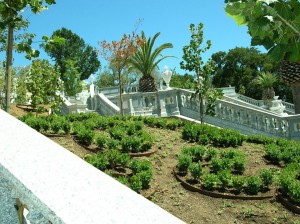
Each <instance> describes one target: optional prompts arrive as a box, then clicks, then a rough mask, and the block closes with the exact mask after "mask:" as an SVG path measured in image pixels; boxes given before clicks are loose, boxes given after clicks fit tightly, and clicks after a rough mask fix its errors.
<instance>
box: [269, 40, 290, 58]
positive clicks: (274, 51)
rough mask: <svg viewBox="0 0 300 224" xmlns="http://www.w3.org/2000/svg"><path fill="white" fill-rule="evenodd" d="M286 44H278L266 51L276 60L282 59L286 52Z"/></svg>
mask: <svg viewBox="0 0 300 224" xmlns="http://www.w3.org/2000/svg"><path fill="white" fill-rule="evenodd" d="M286 49H287V45H286V44H278V45H276V46H274V47H273V48H271V49H270V50H269V52H268V54H269V55H270V57H272V58H273V59H274V60H276V61H280V60H282V59H283V57H284V55H285V53H286Z"/></svg>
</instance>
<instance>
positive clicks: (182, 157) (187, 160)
mask: <svg viewBox="0 0 300 224" xmlns="http://www.w3.org/2000/svg"><path fill="white" fill-rule="evenodd" d="M177 161H178V163H177V168H178V170H179V172H181V173H182V174H187V171H188V168H189V166H190V165H191V163H192V157H191V156H190V155H187V154H183V153H181V154H179V156H178V158H177Z"/></svg>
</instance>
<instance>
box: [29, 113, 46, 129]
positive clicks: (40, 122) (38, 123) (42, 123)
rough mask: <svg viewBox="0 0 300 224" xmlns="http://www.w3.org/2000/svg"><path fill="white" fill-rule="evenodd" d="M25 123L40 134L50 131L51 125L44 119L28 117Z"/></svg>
mask: <svg viewBox="0 0 300 224" xmlns="http://www.w3.org/2000/svg"><path fill="white" fill-rule="evenodd" d="M25 123H26V124H27V125H28V126H29V127H31V128H33V129H35V130H36V131H38V132H41V131H43V130H44V131H46V130H48V129H49V124H48V122H47V121H46V119H45V118H42V117H31V116H30V117H28V118H27V119H26V120H25Z"/></svg>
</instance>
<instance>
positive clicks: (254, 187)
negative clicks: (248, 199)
mask: <svg viewBox="0 0 300 224" xmlns="http://www.w3.org/2000/svg"><path fill="white" fill-rule="evenodd" d="M261 187H262V183H261V180H260V179H259V178H258V177H256V176H249V177H247V179H246V186H245V190H246V192H247V193H248V194H252V195H256V194H258V192H259V191H260V189H261Z"/></svg>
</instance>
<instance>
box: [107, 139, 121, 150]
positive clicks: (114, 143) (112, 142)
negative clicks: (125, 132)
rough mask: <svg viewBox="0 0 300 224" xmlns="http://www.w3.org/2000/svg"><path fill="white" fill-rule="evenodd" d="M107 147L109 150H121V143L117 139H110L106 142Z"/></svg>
mask: <svg viewBox="0 0 300 224" xmlns="http://www.w3.org/2000/svg"><path fill="white" fill-rule="evenodd" d="M106 147H107V149H119V147H120V142H119V141H118V140H116V139H113V138H108V139H107V140H106Z"/></svg>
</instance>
